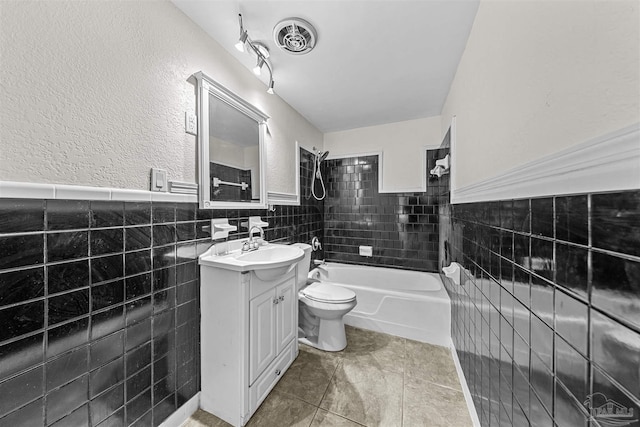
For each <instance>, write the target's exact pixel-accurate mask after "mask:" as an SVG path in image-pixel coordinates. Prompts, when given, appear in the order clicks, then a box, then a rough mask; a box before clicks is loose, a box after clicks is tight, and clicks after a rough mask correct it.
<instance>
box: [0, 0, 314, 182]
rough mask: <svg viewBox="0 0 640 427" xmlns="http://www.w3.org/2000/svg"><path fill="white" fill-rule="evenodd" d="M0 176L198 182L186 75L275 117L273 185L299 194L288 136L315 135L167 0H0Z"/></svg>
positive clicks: (270, 152)
mask: <svg viewBox="0 0 640 427" xmlns="http://www.w3.org/2000/svg"><path fill="white" fill-rule="evenodd" d="M0 55H1V57H2V60H1V61H0V86H1V89H2V90H1V91H0V180H7V181H24V182H45V183H63V184H82V185H92V186H98V187H116V188H133V189H142V190H146V189H148V185H149V184H148V181H149V169H150V168H151V167H158V168H163V169H167V170H168V174H169V179H177V180H181V181H190V182H195V181H196V172H195V171H196V153H197V150H196V140H195V137H193V136H191V135H187V134H185V132H184V113H185V110H191V111H193V110H194V109H195V95H194V94H195V90H194V87H193V86H192V85H191V84H190V83H188V82H187V78H188V77H189V76H190V75H191V74H193V73H194V72H197V71H200V70H202V71H204V72H205V73H206V74H208V75H209V76H211V77H212V78H214V79H216V80H217V81H219V82H220V83H221V84H223V85H224V86H226V87H227V88H229V89H230V90H232V91H234V92H236V93H237V94H238V95H239V96H241V97H242V98H244V99H246V100H247V101H248V102H251V103H253V104H255V105H256V106H257V107H258V108H260V109H261V110H262V111H264V112H265V113H266V114H267V115H269V116H270V117H271V118H270V120H269V130H270V134H271V135H270V137H269V138H268V141H267V143H268V145H267V150H266V152H267V159H268V161H269V168H268V171H267V178H268V188H269V190H271V191H280V192H290V193H293V192H295V190H296V189H295V170H296V169H295V167H294V166H295V165H294V163H295V141H296V140H298V141H300V143H301V144H303V145H304V146H309V147H311V146H313V145H318V146H319V145H321V144H322V134H321V133H320V132H319V131H318V130H317V129H316V128H315V127H313V126H312V125H311V124H310V123H309V122H307V121H306V120H305V119H304V118H303V117H302V116H300V115H299V114H298V113H297V112H296V111H294V110H293V109H292V108H291V107H290V106H289V105H288V104H286V103H285V102H284V101H282V100H281V99H280V98H279V97H278V96H274V95H268V94H266V87H265V86H264V84H263V83H261V82H260V81H259V80H257V79H256V78H255V77H254V76H253V74H252V73H251V72H250V71H249V70H247V69H245V68H244V67H243V66H242V65H240V64H239V63H238V62H237V61H236V60H235V59H234V58H233V57H232V56H231V55H229V54H228V53H227V52H226V51H225V50H224V49H223V48H222V47H221V46H220V45H219V44H217V43H216V42H215V41H214V40H212V39H211V38H210V37H209V36H208V35H206V34H205V33H204V32H203V31H202V30H201V29H200V28H199V27H197V26H196V25H195V24H194V23H193V22H192V21H191V20H189V19H188V18H187V17H186V16H185V15H184V14H183V13H182V12H181V11H180V10H178V9H177V8H176V7H175V6H173V5H172V4H171V3H169V2H165V1H137V2H107V1H101V2H86V3H85V2H75V1H73V2H70V1H65V2H61V1H56V2H34V1H25V2H18V1H11V2H0Z"/></svg>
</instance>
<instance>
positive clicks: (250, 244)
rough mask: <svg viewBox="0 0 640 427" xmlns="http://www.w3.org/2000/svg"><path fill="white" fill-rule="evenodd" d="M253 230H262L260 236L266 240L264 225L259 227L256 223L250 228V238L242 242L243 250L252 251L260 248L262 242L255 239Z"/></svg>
mask: <svg viewBox="0 0 640 427" xmlns="http://www.w3.org/2000/svg"><path fill="white" fill-rule="evenodd" d="M253 230H258V231H259V232H260V238H261V239H262V240H264V230H263V229H262V227H258V226H257V225H254V226H253V227H251V229H250V230H249V240H247V241H246V242H244V243H243V244H242V252H251V251H255V250H258V247H259V246H260V244H259V243H258V241H256V240H253Z"/></svg>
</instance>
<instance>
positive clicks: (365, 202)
mask: <svg viewBox="0 0 640 427" xmlns="http://www.w3.org/2000/svg"><path fill="white" fill-rule="evenodd" d="M446 152H448V149H439V150H429V152H428V154H427V162H428V163H427V164H428V165H429V169H430V168H432V167H433V166H435V160H436V159H437V158H441V157H444V154H446ZM324 164H325V166H324V169H323V173H324V176H325V177H326V178H325V180H326V186H327V197H326V199H325V203H324V218H325V240H326V248H325V254H326V257H327V260H330V261H337V262H344V263H353V264H362V265H374V266H386V267H395V268H404V269H410V270H421V271H437V270H438V239H439V221H438V214H439V210H438V209H439V208H438V205H439V199H440V193H441V192H442V188H448V176H447V175H445V176H444V177H443V178H441V179H438V178H436V177H431V176H429V177H428V178H427V191H426V192H420V193H379V192H378V156H364V157H349V158H341V159H332V160H326V161H325V162H324ZM360 245H364V246H373V257H363V256H360V255H359V254H358V252H359V246H360Z"/></svg>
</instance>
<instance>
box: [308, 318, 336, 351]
mask: <svg viewBox="0 0 640 427" xmlns="http://www.w3.org/2000/svg"><path fill="white" fill-rule="evenodd" d="M298 342H300V343H302V344H306V345H309V346H311V347H314V348H317V349H318V350H323V351H342V350H344V349H345V347H346V346H347V335H346V333H345V331H344V322H343V320H342V318H340V319H322V320H320V325H319V333H318V336H308V337H299V338H298Z"/></svg>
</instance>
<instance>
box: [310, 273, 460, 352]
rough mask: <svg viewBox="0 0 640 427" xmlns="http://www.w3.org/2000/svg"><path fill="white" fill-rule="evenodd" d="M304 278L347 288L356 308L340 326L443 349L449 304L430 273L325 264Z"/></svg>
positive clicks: (447, 342)
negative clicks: (354, 300) (438, 346)
mask: <svg viewBox="0 0 640 427" xmlns="http://www.w3.org/2000/svg"><path fill="white" fill-rule="evenodd" d="M309 278H312V279H318V280H322V281H326V282H332V283H335V284H337V285H340V286H344V287H346V288H349V289H352V290H353V291H354V292H355V293H356V298H357V301H358V304H357V305H356V307H355V308H354V309H353V310H352V311H351V312H350V313H349V314H347V315H346V316H345V318H344V321H345V324H347V325H351V326H355V327H358V328H363V329H369V330H373V331H378V332H384V333H386V334H391V335H396V336H400V337H404V338H409V339H412V340H416V341H422V342H427V343H431V344H437V345H441V346H446V347H448V346H449V345H450V337H451V302H450V300H449V296H448V295H447V291H446V290H445V289H444V287H443V286H442V282H441V280H440V276H438V275H437V274H434V273H422V272H418V271H408V270H398V269H392V268H382V267H368V266H360V265H348V264H338V263H326V264H324V265H321V266H318V267H316V268H314V269H313V270H312V271H311V272H310V273H309Z"/></svg>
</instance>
